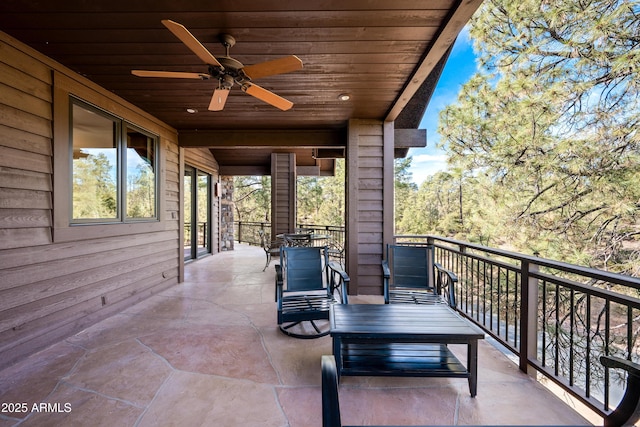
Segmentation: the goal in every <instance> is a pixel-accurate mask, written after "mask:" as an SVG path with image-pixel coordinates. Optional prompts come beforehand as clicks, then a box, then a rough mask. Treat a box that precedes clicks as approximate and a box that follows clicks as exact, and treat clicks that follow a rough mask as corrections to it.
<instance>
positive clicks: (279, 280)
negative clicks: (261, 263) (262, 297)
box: [275, 264, 284, 308]
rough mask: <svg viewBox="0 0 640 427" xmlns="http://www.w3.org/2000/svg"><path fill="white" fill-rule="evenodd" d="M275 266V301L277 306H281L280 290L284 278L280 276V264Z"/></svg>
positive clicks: (281, 290)
mask: <svg viewBox="0 0 640 427" xmlns="http://www.w3.org/2000/svg"><path fill="white" fill-rule="evenodd" d="M275 268H276V302H277V303H278V308H282V292H283V287H284V279H283V277H282V266H281V265H280V264H276V265H275Z"/></svg>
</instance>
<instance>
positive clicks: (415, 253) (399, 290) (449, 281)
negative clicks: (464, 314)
mask: <svg viewBox="0 0 640 427" xmlns="http://www.w3.org/2000/svg"><path fill="white" fill-rule="evenodd" d="M382 274H383V284H384V302H385V304H389V303H411V304H448V305H449V306H451V307H455V283H456V282H457V281H458V278H457V276H456V275H455V274H454V273H452V272H451V271H448V270H446V269H445V268H443V267H442V266H441V265H439V264H433V265H431V261H430V259H429V248H427V247H424V246H400V245H387V257H386V259H385V260H383V261H382Z"/></svg>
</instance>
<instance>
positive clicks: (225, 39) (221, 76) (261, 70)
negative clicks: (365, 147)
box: [131, 19, 303, 111]
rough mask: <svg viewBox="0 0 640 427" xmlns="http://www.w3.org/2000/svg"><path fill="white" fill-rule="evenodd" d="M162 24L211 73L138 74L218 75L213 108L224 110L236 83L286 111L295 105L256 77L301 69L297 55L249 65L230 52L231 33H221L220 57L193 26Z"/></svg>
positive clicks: (170, 74) (162, 73)
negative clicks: (191, 28) (221, 53)
mask: <svg viewBox="0 0 640 427" xmlns="http://www.w3.org/2000/svg"><path fill="white" fill-rule="evenodd" d="M162 24H163V25H164V26H165V27H167V28H168V29H169V31H171V32H172V33H173V34H174V35H175V36H176V37H177V38H178V39H180V41H182V43H184V44H185V46H187V47H188V48H189V49H190V50H191V51H192V52H193V53H195V54H196V55H197V56H198V58H200V59H201V60H202V61H203V62H204V63H205V64H207V65H208V66H209V67H208V73H207V74H204V73H188V72H179V71H178V72H176V71H151V70H131V74H133V75H134V76H138V77H166V78H177V79H199V80H209V79H216V80H217V81H218V86H217V88H216V89H215V90H214V91H213V96H212V97H211V102H210V103H209V110H210V111H221V110H222V109H223V108H224V106H225V103H226V102H227V97H228V96H229V91H230V90H231V88H232V87H233V86H234V85H235V84H238V85H239V86H240V88H241V89H242V91H243V92H245V93H247V94H249V95H251V96H253V97H254V98H257V99H259V100H261V101H263V102H266V103H267V104H270V105H272V106H274V107H276V108H279V109H280V110H282V111H286V110H289V109H290V108H291V107H293V102H291V101H289V100H287V99H285V98H283V97H281V96H279V95H276V94H275V93H273V92H271V91H269V90H267V89H265V88H262V87H260V86H258V85H256V84H255V83H253V80H254V79H259V78H262V77H267V76H274V75H277V74H284V73H289V72H292V71H297V70H301V69H302V67H303V65H302V61H301V60H300V58H298V57H297V56H295V55H290V56H286V57H284V58H279V59H274V60H271V61H266V62H261V63H258V64H254V65H248V66H246V67H245V66H244V65H243V64H242V63H241V62H240V61H238V60H236V59H234V58H232V57H231V56H230V55H229V50H230V48H231V47H233V46H234V45H235V44H236V40H235V38H233V37H232V36H231V35H229V34H221V35H220V42H221V43H222V45H223V46H224V48H225V56H223V57H220V58H216V57H215V56H213V55H212V54H211V52H209V51H208V50H207V48H205V47H204V46H203V45H202V43H200V42H199V41H198V39H196V38H195V37H194V36H193V34H191V32H189V30H187V28H186V27H185V26H184V25H182V24H179V23H177V22H174V21H171V20H168V19H167V20H163V21H162Z"/></svg>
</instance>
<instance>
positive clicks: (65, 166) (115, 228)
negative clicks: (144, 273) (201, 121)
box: [51, 72, 177, 242]
mask: <svg viewBox="0 0 640 427" xmlns="http://www.w3.org/2000/svg"><path fill="white" fill-rule="evenodd" d="M53 77H54V88H53V90H54V94H53V165H54V168H53V172H54V173H53V200H52V202H53V203H52V205H53V206H52V212H53V227H52V236H51V237H52V241H53V242H69V241H76V240H89V239H97V238H103V237H111V236H129V235H132V234H140V233H152V232H158V231H164V230H167V229H171V225H172V221H167V220H165V218H164V212H165V203H166V202H165V194H164V193H165V190H164V188H165V183H164V180H165V177H164V174H165V172H164V171H165V165H164V162H165V159H164V156H163V148H162V147H163V145H164V144H166V138H169V140H170V141H171V140H173V138H174V134H173V132H171V129H170V128H168V127H167V126H166V125H164V126H163V125H162V123H161V122H159V121H157V120H155V119H153V118H152V117H151V116H148V115H146V114H145V113H144V112H142V111H140V110H137V109H135V107H132V106H129V105H127V104H126V103H125V102H124V101H122V100H118V99H117V98H116V97H114V96H113V95H112V94H110V93H103V92H100V91H99V89H98V90H95V89H92V88H91V87H88V86H83V85H82V84H81V83H79V82H78V81H77V80H74V79H71V78H69V77H68V76H67V75H64V74H61V73H59V72H54V76H53ZM72 99H73V100H76V99H77V100H79V101H80V102H81V103H84V104H87V105H89V106H91V107H93V108H97V109H98V110H99V111H101V112H102V113H106V114H107V116H108V117H115V118H117V119H119V120H122V123H123V126H125V125H129V126H131V127H132V128H134V129H136V130H141V131H143V132H144V134H148V135H150V136H153V137H154V138H155V148H156V159H155V164H156V179H155V182H156V188H155V191H156V201H155V203H156V212H155V213H156V216H155V218H142V219H137V218H130V219H129V220H128V221H115V222H104V221H100V222H94V221H91V222H83V223H73V222H72V209H71V207H72V193H71V190H72V187H71V186H72V169H71V158H72V156H73V153H72V148H71V144H72V141H71V133H72V126H73V124H72V115H71V108H72V105H73V104H72ZM122 132H126V130H122ZM119 181H120V182H119V184H121V183H122V178H121V177H119ZM122 214H123V215H126V212H124V211H122ZM170 219H171V220H175V219H177V218H176V215H175V213H172V218H170ZM174 222H175V221H174Z"/></svg>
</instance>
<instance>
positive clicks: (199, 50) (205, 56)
mask: <svg viewBox="0 0 640 427" xmlns="http://www.w3.org/2000/svg"><path fill="white" fill-rule="evenodd" d="M161 22H162V24H163V25H164V26H165V27H167V28H168V29H169V31H171V32H172V33H173V34H174V35H175V36H176V37H177V38H179V39H180V41H182V43H184V44H185V45H187V47H188V48H189V49H191V51H192V52H193V53H195V54H196V55H198V58H200V59H202V61H204V63H205V64H209V65H215V66H216V67H221V68H223V69H224V67H223V66H222V64H220V63H219V62H218V60H217V59H216V57H215V56H213V55H212V54H211V52H209V51H208V50H207V48H206V47H204V46H203V45H202V43H200V42H199V41H198V39H197V38H195V37H194V36H193V34H191V33H190V32H189V30H187V28H186V27H185V26H184V25H182V24H179V23H177V22H175V21H172V20H170V19H163V20H162V21H161Z"/></svg>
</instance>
